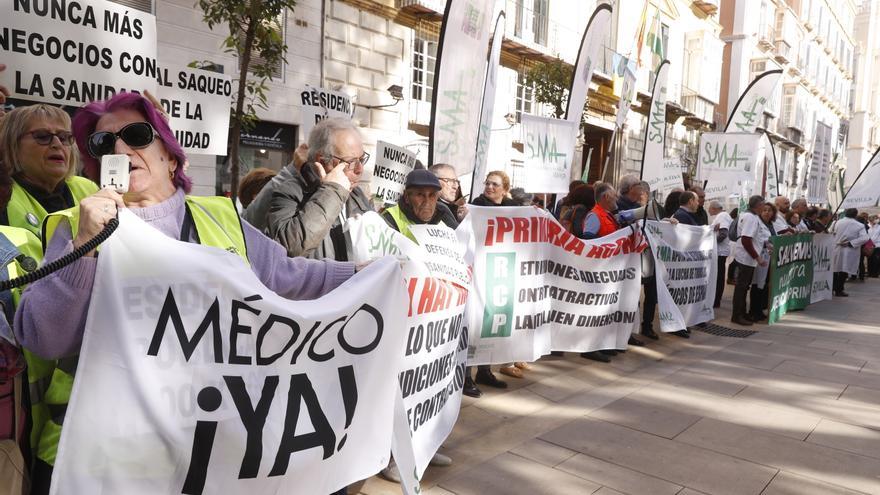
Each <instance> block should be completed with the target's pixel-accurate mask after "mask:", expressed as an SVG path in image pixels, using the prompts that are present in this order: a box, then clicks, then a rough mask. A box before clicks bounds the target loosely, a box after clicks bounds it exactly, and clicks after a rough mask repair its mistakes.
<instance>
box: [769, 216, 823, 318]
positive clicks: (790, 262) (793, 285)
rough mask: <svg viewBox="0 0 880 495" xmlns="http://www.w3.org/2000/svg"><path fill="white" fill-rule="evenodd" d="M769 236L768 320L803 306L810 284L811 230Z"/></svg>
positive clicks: (807, 301)
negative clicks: (770, 244)
mask: <svg viewBox="0 0 880 495" xmlns="http://www.w3.org/2000/svg"><path fill="white" fill-rule="evenodd" d="M772 239H773V256H772V258H771V259H770V313H769V323H771V324H773V323H776V322H777V321H779V319H780V318H782V315H784V314H785V313H787V312H788V311H790V310H795V309H803V308H806V307H807V305H808V304H810V294H811V293H812V288H813V234H811V233H807V234H797V235H783V236H775V237H773V238H772Z"/></svg>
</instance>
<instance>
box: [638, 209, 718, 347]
mask: <svg viewBox="0 0 880 495" xmlns="http://www.w3.org/2000/svg"><path fill="white" fill-rule="evenodd" d="M645 233H646V234H647V236H648V244H650V246H651V250H652V252H653V254H654V266H655V270H656V274H657V305H658V307H659V308H660V329H661V330H662V331H664V332H676V331H679V330H684V329H686V328H687V327H689V326H692V325H696V324H697V323H703V322H706V321H709V320H711V319H713V318H715V310H714V309H712V304H713V303H714V302H715V280H716V279H717V277H718V252H717V246H716V241H715V233H714V232H713V231H712V229H710V228H709V227H697V226H694V225H683V224H678V225H672V224H671V223H668V222H657V221H653V220H649V221H647V222H645Z"/></svg>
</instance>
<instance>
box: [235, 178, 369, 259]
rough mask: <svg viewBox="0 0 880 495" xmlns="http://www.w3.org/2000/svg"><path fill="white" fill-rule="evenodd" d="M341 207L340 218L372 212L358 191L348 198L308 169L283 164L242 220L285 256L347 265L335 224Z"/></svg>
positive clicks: (340, 233)
mask: <svg viewBox="0 0 880 495" xmlns="http://www.w3.org/2000/svg"><path fill="white" fill-rule="evenodd" d="M343 204H344V205H345V207H346V217H348V216H351V215H354V214H358V213H364V212H367V211H371V210H372V204H371V203H370V200H369V198H367V195H366V194H364V192H363V191H361V189H359V188H355V189H354V191H352V192H351V193H349V192H348V191H346V190H345V189H344V188H342V187H341V186H339V185H338V184H331V183H322V182H321V180H320V178H318V175H317V173H315V171H314V170H313V169H312V168H311V167H309V166H304V167H303V168H302V172H300V171H297V170H296V169H295V168H294V167H293V165H288V166H286V167H284V168H283V169H281V171H280V172H279V173H278V175H276V176H275V177H274V178H273V179H272V180H271V181H270V182H269V183H268V184H266V186H265V187H263V190H262V191H260V194H258V195H257V197H256V198H254V201H253V203H251V204H250V205H249V206H248V207H247V209H246V210H245V211H244V213H243V214H242V217H243V218H244V219H245V220H247V221H248V223H250V224H251V225H253V226H254V227H256V228H258V229H260V230H262V231H263V232H265V233H266V235H267V236H269V237H270V238H271V239H274V240H275V241H276V242H278V243H279V244H281V245H282V246H284V248H285V249H286V250H287V255H288V256H306V257H309V258H315V259H323V258H330V259H335V260H337V261H347V259H348V254H347V249H346V237H345V233H344V232H343V229H342V224H341V222H340V219H339V217H340V214H341V213H342V206H343Z"/></svg>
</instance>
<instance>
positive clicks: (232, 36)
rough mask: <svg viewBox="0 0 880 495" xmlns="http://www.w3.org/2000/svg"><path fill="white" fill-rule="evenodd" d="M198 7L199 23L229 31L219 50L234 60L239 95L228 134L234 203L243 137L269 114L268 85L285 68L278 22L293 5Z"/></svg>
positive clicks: (206, 0) (239, 1) (225, 1)
mask: <svg viewBox="0 0 880 495" xmlns="http://www.w3.org/2000/svg"><path fill="white" fill-rule="evenodd" d="M198 6H199V8H201V9H202V11H203V12H204V16H203V17H202V19H203V20H204V21H205V23H206V24H207V25H208V27H209V28H211V29H214V27H215V26H220V27H223V26H225V27H226V28H228V30H229V35H228V36H227V37H226V39H224V40H223V45H222V46H223V48H224V50H225V51H226V52H227V53H234V54H236V55H237V56H238V62H239V64H238V65H239V67H238V79H237V80H236V82H237V91H236V92H235V95H234V97H233V98H234V99H233V101H232V111H231V114H230V129H229V160H230V174H231V176H232V177H231V189H232V199H233V201H234V200H235V198H236V196H237V195H238V170H239V163H238V141H239V138H240V136H241V131H242V130H243V129H244V130H250V129H251V128H253V126H254V125H255V124H256V122H257V120H258V118H257V109H258V108H261V109H266V108H268V98H267V93H268V90H269V88H268V85H267V82H268V81H269V80H271V79H272V74H273V71H274V69H275V67H277V66H278V64H280V63H282V62H285V58H284V55H285V53H286V52H287V45H285V44H284V37H283V31H282V28H283V27H282V26H281V25H279V19H283V15H282V14H283V13H284V11H285V10H288V9H289V10H293V8H294V7H295V6H296V0H198ZM255 56H256V57H255ZM249 73H250V74H249Z"/></svg>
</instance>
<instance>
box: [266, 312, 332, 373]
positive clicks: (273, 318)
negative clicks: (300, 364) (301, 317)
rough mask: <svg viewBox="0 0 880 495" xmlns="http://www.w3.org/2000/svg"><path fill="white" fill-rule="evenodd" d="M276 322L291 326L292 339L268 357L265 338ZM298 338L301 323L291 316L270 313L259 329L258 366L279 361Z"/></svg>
mask: <svg viewBox="0 0 880 495" xmlns="http://www.w3.org/2000/svg"><path fill="white" fill-rule="evenodd" d="M276 322H277V323H281V324H283V325H287V327H288V328H290V333H291V336H290V340H288V341H287V344H286V345H285V346H284V347H283V348H282V349H281V350H280V351H278V352H277V353H276V354H274V355H272V356H268V357H263V352H262V350H263V340H264V339H265V338H266V333H268V332H269V330H271V329H272V327H273V326H274V325H275V323H276ZM317 325H318V324H317V323H316V324H315V326H317ZM298 338H299V324H298V323H297V322H295V321H293V320H291V319H290V318H285V317H284V316H279V315H274V314H273V315H269V318H267V319H266V323H263V326H261V327H260V329H259V330H257V366H268V365H270V364H272V363H274V362H275V361H277V360H278V358H280V357H281V355H282V354H284V353H285V352H287V350H288V349H290V347H291V346H292V345H293V343H294V342H296V339H298Z"/></svg>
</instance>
